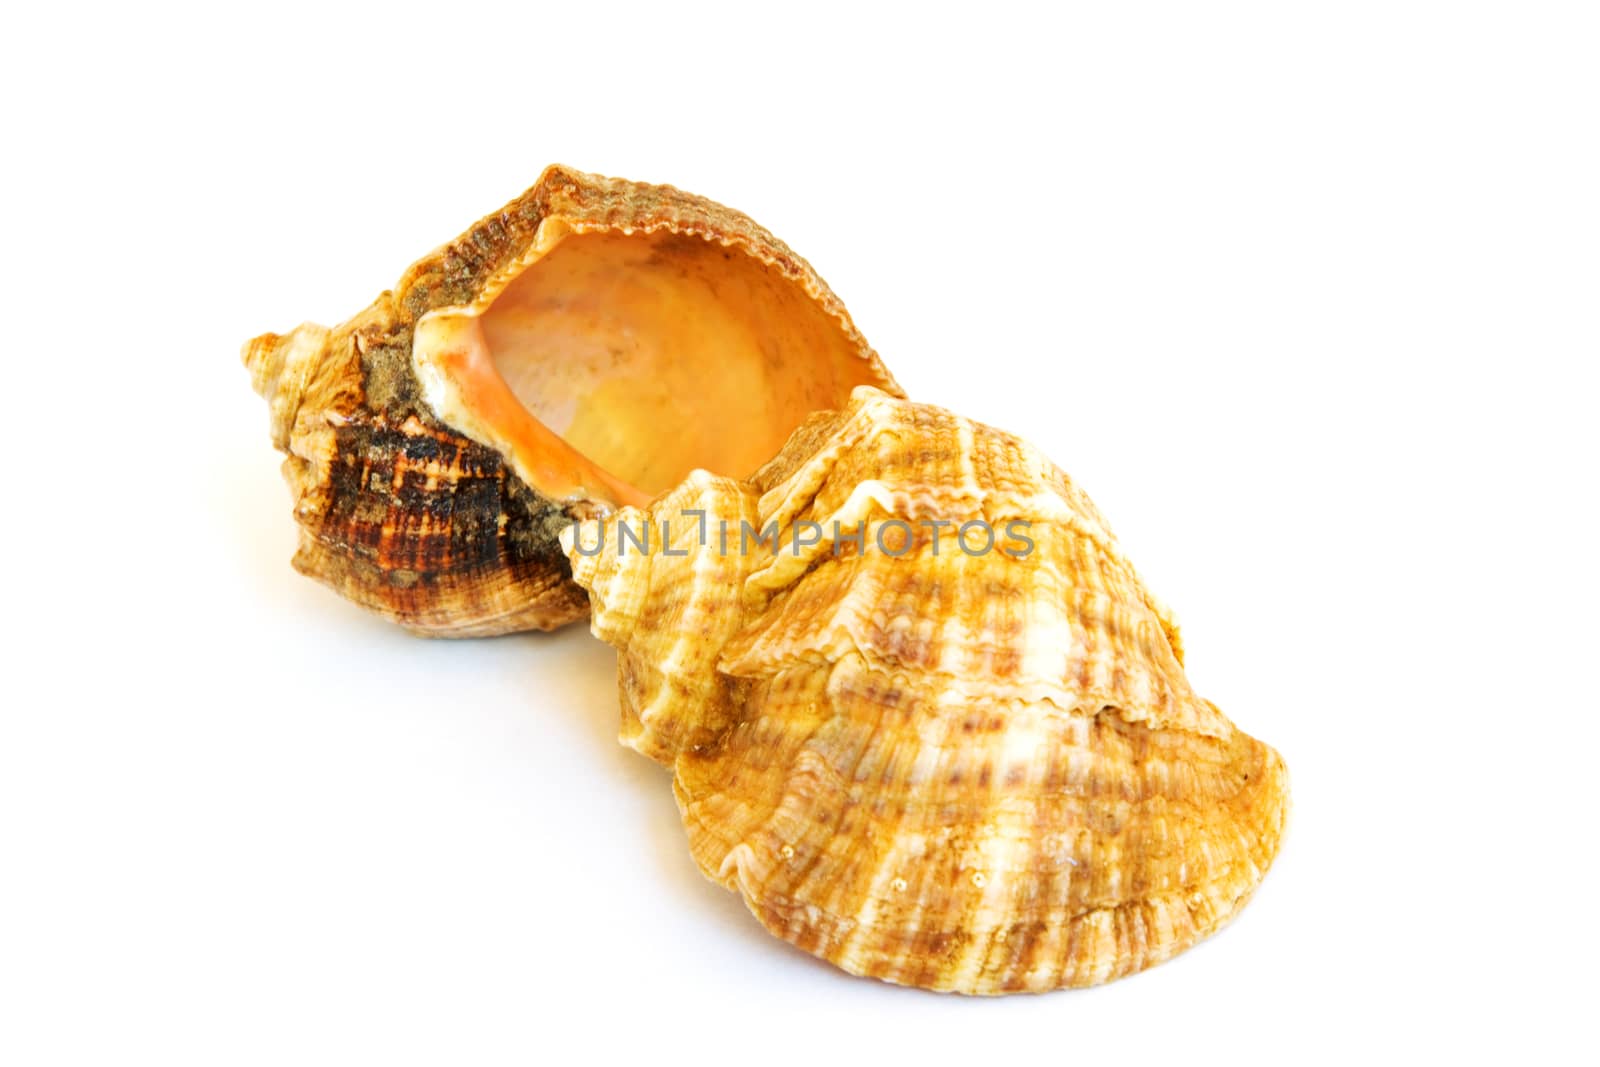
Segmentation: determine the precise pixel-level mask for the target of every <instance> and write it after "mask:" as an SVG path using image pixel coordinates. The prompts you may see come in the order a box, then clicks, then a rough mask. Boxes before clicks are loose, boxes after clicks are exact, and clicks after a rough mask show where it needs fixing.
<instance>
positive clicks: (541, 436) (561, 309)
mask: <svg viewBox="0 0 1600 1067" xmlns="http://www.w3.org/2000/svg"><path fill="white" fill-rule="evenodd" d="M430 330H431V333H429V331H430ZM425 333H428V336H429V337H431V338H433V340H431V341H430V342H429V344H430V345H431V346H432V348H431V349H430V350H429V351H427V352H424V344H423V339H422V338H423V335H424V334H425ZM785 345H787V347H785ZM491 349H493V351H491ZM696 360H699V361H701V362H699V363H696ZM244 361H245V364H246V366H247V367H248V368H249V370H250V372H251V376H252V381H253V384H254V386H255V388H256V390H257V392H259V393H261V395H262V396H263V397H265V398H266V400H267V402H268V405H269V407H270V409H271V429H272V440H273V443H274V444H275V445H276V446H277V448H278V449H279V450H281V451H282V452H284V453H285V455H286V456H287V459H286V461H285V463H284V476H285V478H286V480H287V481H288V483H289V486H290V489H291V491H292V493H293V497H294V514H295V518H296V520H297V521H298V523H299V527H300V541H299V548H298V551H297V553H296V555H295V557H294V566H295V567H296V569H298V570H299V571H301V572H302V573H304V574H307V575H310V576H312V577H314V578H317V579H318V580H320V581H322V582H324V583H326V584H328V585H329V586H331V587H332V588H333V589H335V590H336V591H338V592H339V593H341V594H342V595H344V596H346V597H348V598H349V599H351V600H353V601H355V602H356V603H358V604H361V605H363V606H364V607H367V608H369V609H371V610H373V611H376V612H379V613H381V614H382V615H384V616H386V617H388V618H390V619H392V620H395V621H397V622H399V623H401V624H402V625H404V626H406V627H408V628H410V629H412V630H415V631H418V632H421V633H425V634H433V635H444V636H476V635H486V634H496V633H504V632H508V631H514V630H523V629H532V628H540V629H549V628H553V627H555V626H559V625H562V624H564V623H566V622H569V621H572V620H573V619H576V618H580V617H582V615H583V614H584V613H585V612H586V610H587V607H588V604H587V598H586V597H585V596H584V595H583V593H582V591H580V590H579V589H577V588H576V587H575V586H574V585H572V583H571V581H570V573H569V569H568V566H567V561H566V558H565V556H564V555H563V554H562V552H561V549H560V546H559V544H558V542H557V536H558V533H559V531H560V529H562V528H563V527H564V526H565V525H566V524H567V523H569V522H570V521H571V520H572V519H573V518H575V517H590V516H595V515H600V514H604V513H606V512H608V511H609V510H610V509H611V508H613V507H615V506H617V505H619V504H621V503H625V502H628V501H642V500H647V499H648V498H649V497H650V496H652V495H654V493H655V492H657V491H659V489H661V488H665V486H666V485H670V484H672V482H675V481H677V480H678V479H679V478H681V477H682V476H683V475H684V474H686V473H687V472H688V471H689V470H690V469H691V468H692V467H695V466H708V467H710V468H711V469H719V470H722V469H723V468H724V467H726V468H728V469H725V470H723V473H727V474H730V475H738V476H741V477H743V476H746V475H748V474H749V473H751V471H753V470H754V469H755V468H756V467H758V466H759V465H760V464H761V463H762V462H764V461H765V460H766V459H767V458H768V457H770V456H771V455H772V454H773V453H774V451H776V448H777V447H778V445H779V444H781V443H782V441H783V440H784V438H785V437H787V435H788V434H789V433H790V431H792V430H793V429H794V427H795V426H796V425H798V424H799V423H800V421H801V420H802V419H803V418H804V416H805V415H806V414H808V413H809V412H811V411H813V410H817V409H820V408H831V407H837V406H838V405H839V404H840V403H842V402H843V401H844V398H845V397H846V396H848V394H849V391H850V389H851V388H852V387H853V386H854V385H857V384H860V383H870V384H877V385H881V386H883V387H884V388H886V389H890V390H896V391H897V388H898V387H897V386H896V385H895V384H894V381H893V379H892V378H891V377H890V376H889V374H888V372H887V371H886V370H885V369H884V368H883V365H882V363H881V362H880V361H879V360H878V357H877V355H876V354H875V353H874V352H873V350H872V349H871V347H870V346H868V345H867V343H866V341H865V340H864V339H863V338H862V337H861V335H860V333H859V332H858V331H857V330H856V328H855V326H854V324H853V323H852V322H851V319H850V316H849V315H848V313H847V312H846V311H845V309H844V306H843V305H842V304H841V303H840V302H839V300H838V298H837V297H836V296H834V294H833V292H832V291H831V290H830V289H829V288H828V287H827V285H826V284H825V283H824V282H823V281H822V280H821V278H819V277H818V276H817V275H816V273H815V272H814V271H813V270H812V269H811V267H810V265H809V264H807V263H806V261H805V260H803V259H801V258H800V257H799V256H798V255H796V254H795V253H794V252H793V251H791V250H790V249H789V248H788V246H786V245H785V244H783V242H781V241H779V240H778V239H777V238H775V237H773V236H772V234H770V233H768V232H767V231H766V230H765V229H763V228H762V227H760V226H758V225H757V224H756V223H755V222H753V221H752V220H750V219H749V218H748V217H746V216H744V215H742V214H740V213H739V212H736V211H732V210H730V209H728V208H726V207H723V206H722V205H720V204H716V203H713V202H712V201H710V200H706V199H704V198H702V197H698V196H694V195H691V194H688V193H684V192H681V191H680V190H677V189H674V188H672V187H671V186H660V185H646V184H642V183H636V182H628V181H622V180H618V179H611V178H603V177H599V176H597V175H592V174H584V173H582V172H579V171H574V170H570V169H568V168H564V167H551V168H549V169H548V170H547V171H546V172H545V173H544V174H543V175H542V176H541V178H540V179H539V181H538V183H537V184H536V185H535V186H534V187H533V188H531V189H529V190H528V191H527V192H526V193H524V194H523V195H522V196H520V197H518V198H517V199H516V200H514V201H512V202H511V203H510V204H508V205H506V207H504V208H503V209H501V210H500V211H498V212H496V213H494V214H493V215H490V216H488V217H486V218H484V219H483V220H481V221H480V222H478V223H477V224H476V225H474V226H473V227H472V228H471V229H470V230H468V231H467V232H466V233H465V234H463V235H462V236H461V237H460V238H458V239H456V240H455V241H453V242H451V243H450V244H448V245H446V246H445V247H443V248H441V249H439V250H438V251H436V252H434V253H433V254H431V255H429V256H428V257H426V258H424V259H422V260H421V261H419V262H418V263H416V264H414V265H413V266H412V267H411V268H410V269H409V270H408V271H406V273H405V275H404V276H403V277H402V278H401V279H400V282H399V284H398V285H397V286H396V287H395V288H394V289H393V290H392V291H387V292H384V293H383V294H382V295H380V296H379V297H378V299H377V300H376V301H374V302H373V304H372V305H371V306H370V307H369V308H367V309H366V310H365V311H363V312H361V313H360V314H359V315H357V316H355V317H354V318H352V319H350V320H349V321H347V322H345V323H343V324H341V325H339V326H337V327H334V328H332V329H329V328H326V327H322V326H317V325H313V324H306V325H303V326H301V327H299V328H297V329H295V330H293V331H291V332H290V333H288V334H283V335H278V334H265V335H262V336H261V337H258V338H256V339H255V340H253V341H251V342H250V343H249V344H248V345H246V346H245V349H244ZM508 362H509V363H511V364H514V365H512V366H508V365H507V363H508ZM739 418H743V420H744V421H743V423H740V422H738V419H739ZM652 481H654V482H655V483H657V484H651V482H652Z"/></svg>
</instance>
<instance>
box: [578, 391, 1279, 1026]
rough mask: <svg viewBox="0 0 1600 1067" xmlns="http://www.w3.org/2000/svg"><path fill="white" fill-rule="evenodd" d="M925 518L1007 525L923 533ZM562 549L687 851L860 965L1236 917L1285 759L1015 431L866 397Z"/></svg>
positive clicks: (778, 930)
mask: <svg viewBox="0 0 1600 1067" xmlns="http://www.w3.org/2000/svg"><path fill="white" fill-rule="evenodd" d="M700 512H704V513H705V514H706V516H708V519H707V520H706V521H705V524H704V528H705V532H706V536H705V537H704V540H703V543H702V538H701V533H702V529H701V520H700V519H699V518H697V517H696V516H697V515H698V513H700ZM896 520H898V521H899V522H901V523H904V524H906V525H905V526H903V527H902V526H898V525H895V522H896ZM938 520H944V521H948V522H951V523H954V524H957V525H959V524H962V523H967V522H972V521H980V520H981V521H982V522H984V523H987V524H989V525H988V528H989V529H991V530H993V531H995V537H996V541H995V546H994V547H993V548H992V549H991V550H989V551H987V552H984V551H981V550H982V549H983V548H984V547H985V546H984V538H983V536H982V528H972V529H971V530H969V541H968V545H969V547H970V548H971V549H972V550H973V551H974V554H968V552H967V551H965V550H962V549H961V548H960V547H959V544H960V543H959V542H956V541H955V527H954V526H952V527H944V528H942V534H943V536H942V538H941V539H940V543H939V545H938V546H937V547H936V546H935V545H934V543H933V534H934V531H933V530H932V529H930V528H929V527H927V526H925V525H923V524H924V523H925V522H933V521H938ZM1019 520H1020V521H1025V522H1027V523H1028V524H1029V525H1028V526H1026V527H1014V526H1010V525H1009V524H1010V523H1012V522H1014V521H1019ZM722 521H726V522H727V523H728V524H729V526H728V527H727V529H729V530H730V535H729V541H728V544H729V550H728V551H726V552H724V551H723V549H722V544H721V536H720V532H719V526H720V523H721V522H722ZM663 522H665V523H666V524H667V531H668V533H667V537H666V538H664V539H663V538H661V537H660V533H661V524H662V523H663ZM740 522H744V523H748V524H749V530H750V537H749V540H748V541H747V542H746V544H747V547H748V548H749V551H748V552H741V551H740V550H739V546H740V527H739V523H740ZM806 522H815V523H817V524H819V526H820V527H821V529H822V531H823V536H822V537H821V539H820V543H818V544H815V545H807V544H804V542H806V541H809V540H811V539H812V537H813V535H814V531H813V530H812V529H811V528H809V527H804V526H803V524H804V523H806ZM862 522H865V523H866V524H867V526H866V528H865V530H864V531H863V530H862V528H861V527H860V526H859V524H860V523H862ZM835 523H838V524H839V525H838V527H837V529H838V530H839V531H841V533H842V535H843V536H837V537H836V536H835V535H834V534H833V531H834V530H835V529H836V528H835V526H834V524H835ZM624 524H626V525H631V527H632V528H633V530H634V536H633V538H632V539H630V540H629V541H628V542H626V543H625V544H624V543H623V542H621V541H620V540H619V538H620V529H619V527H620V526H621V525H624ZM769 524H775V527H776V529H777V531H779V534H778V539H777V541H776V547H777V550H776V551H774V550H773V548H774V543H773V542H770V541H769V542H766V543H763V544H760V545H757V544H756V543H755V539H756V538H758V537H760V536H761V535H762V534H763V533H770V531H769V530H768V526H769ZM645 529H649V530H651V531H653V534H654V535H655V540H653V541H651V542H650V543H649V545H648V548H649V549H650V551H648V552H646V551H642V550H640V545H639V537H638V534H639V533H640V532H641V531H643V530H645ZM802 530H803V531H804V532H803V533H802V535H801V537H800V538H799V540H800V542H802V543H801V545H800V547H798V548H797V547H796V538H795V536H794V534H795V532H796V531H802ZM855 532H861V533H863V535H864V536H863V539H862V540H861V542H860V543H857V541H856V540H855V539H854V538H853V537H852V536H851V534H853V533H855ZM908 532H909V533H910V534H912V536H911V537H910V538H907V537H906V534H907V533H908ZM880 533H881V535H882V538H883V539H882V540H881V541H880V540H879V537H880ZM1013 533H1021V534H1022V536H1023V537H1025V538H1026V539H1027V540H1028V541H1030V542H1031V546H1032V547H1031V548H1028V547H1026V546H1025V545H1024V544H1023V542H1022V538H1019V537H1013V536H1008V534H1013ZM563 543H564V545H565V546H566V547H567V549H568V551H569V554H570V555H571V558H572V561H573V567H574V573H575V576H576V578H577V580H578V582H579V584H581V585H583V586H584V587H585V588H587V589H589V590H590V594H591V597H592V600H593V609H594V610H593V628H594V632H595V633H596V634H597V635H598V636H600V637H601V638H603V639H605V640H606V641H608V642H610V643H611V644H613V645H615V646H616V647H617V648H618V649H619V680H620V688H621V696H622V705H623V720H624V725H623V741H624V743H626V744H629V745H631V746H632V747H634V748H636V749H638V750H639V751H641V752H643V753H645V754H647V755H650V756H651V757H652V758H654V759H657V760H660V761H661V762H663V763H666V764H668V765H669V766H671V767H672V768H673V770H674V775H675V777H674V791H675V793H676V796H677V800H678V804H679V807H680V809H681V810H682V813H683V820H684V825H685V827H686V829H687V831H688V835H689V842H690V847H691V849H692V850H693V853H694V857H695V859H696V861H697V862H698V864H699V865H700V867H701V869H702V870H703V871H704V872H705V873H706V875H707V876H709V877H710V878H711V879H713V880H714V881H716V882H718V883H720V884H722V885H724V886H726V887H728V888H730V889H732V890H734V891H736V892H738V893H740V894H741V895H742V896H743V898H744V900H745V902H746V903H747V904H748V905H749V907H750V910H751V911H752V912H753V913H754V914H755V916H756V918H757V919H759V920H760V921H761V923H762V924H763V925H764V926H765V927H766V928H767V929H768V930H770V931H771V932H772V933H774V934H776V935H777V936H779V937H781V938H783V939H784V940H786V941H789V942H791V943H793V944H795V945H797V946H799V947H800V948H802V949H805V950H806V951H808V952H811V953H814V954H815V955H817V956H820V957H822V958H823V959H826V960H828V961H830V962H831V963H834V964H836V965H838V966H839V967H842V968H843V969H845V970H846V971H849V972H850V973H852V974H858V975H867V976H871V977H875V978H881V979H885V980H888V981H891V982H897V983H902V984H906V985H912V986H920V987H923V988H927V989H933V990H947V991H958V992H963V993H976V994H995V993H1008V992H1013V991H1022V990H1030V991H1039V990H1048V989H1055V988H1059V987H1064V986H1085V985H1092V984H1095V983H1099V982H1104V981H1107V980H1109V979H1113V978H1117V977H1119V976H1122V975H1126V974H1130V973H1133V972H1135V971H1138V970H1141V969H1142V968H1145V967H1148V966H1150V965H1152V964H1155V963H1159V962H1161V961H1162V960H1165V959H1168V958H1170V957H1171V956H1173V955H1174V954H1176V953H1178V952H1181V951H1182V950H1184V949H1185V948H1187V947H1188V946H1190V945H1192V944H1194V943H1195V942H1196V941H1198V940H1199V939H1201V938H1203V937H1206V936H1207V935H1209V934H1210V933H1212V932H1213V931H1215V930H1216V929H1217V928H1218V927H1220V926H1221V925H1222V924H1223V923H1225V922H1227V921H1228V920H1229V919H1230V918H1231V917H1232V916H1233V915H1234V914H1235V913H1237V912H1238V910H1239V909H1240V907H1241V906H1243V904H1244V903H1245V902H1246V900H1247V899H1248V898H1249V897H1250V894H1251V893H1252V891H1253V890H1254V889H1255V888H1256V886H1257V884H1258V883H1259V882H1260V881H1261V878H1262V876H1263V875H1264V874H1265V872H1266V870H1267V867H1268V865H1269V864H1270V863H1271V862H1272V859H1273V856H1274V854H1275V853H1276V851H1277V848H1278V842H1279V837H1280V835H1281V833H1282V830H1283V825H1284V819H1285V814H1286V810H1287V807H1288V785H1287V777H1286V772H1285V768H1284V763H1283V760H1282V758H1281V757H1280V756H1279V755H1278V754H1277V753H1276V752H1275V751H1273V750H1272V749H1271V748H1269V747H1268V746H1266V745H1264V744H1262V743H1261V742H1259V741H1256V740H1254V739H1253V738H1251V737H1249V736H1247V735H1246V734H1244V733H1243V732H1241V731H1239V730H1238V729H1236V728H1235V727H1234V726H1233V724H1232V723H1231V722H1229V721H1228V719H1227V718H1225V717H1224V716H1223V715H1222V713H1221V712H1220V711H1218V709H1217V708H1216V707H1215V706H1214V705H1212V704H1211V703H1209V702H1208V701H1205V700H1203V699H1201V698H1200V697H1198V696H1197V695H1196V694H1195V693H1194V691H1193V690H1192V689H1191V688H1190V686H1189V682H1188V680H1187V679H1186V678H1185V676H1184V672H1183V668H1182V660H1181V647H1180V645H1179V642H1178V634H1177V629H1176V627H1175V626H1174V625H1173V623H1172V620H1171V619H1170V618H1169V617H1168V615H1167V614H1166V613H1165V612H1164V610H1163V609H1162V608H1161V606H1160V605H1159V604H1157V602H1156V601H1155V600H1154V599H1153V598H1152V597H1151V596H1150V594H1149V593H1147V592H1146V590H1145V588H1144V586H1143V585H1142V584H1141V582H1140V580H1139V578H1138V576H1137V575H1136V574H1135V572H1134V570H1133V568H1132V566H1131V565H1130V564H1129V563H1128V561H1127V559H1126V558H1125V557H1124V556H1123V555H1122V552H1121V551H1120V549H1119V548H1118V547H1117V543H1116V541H1115V539H1114V538H1113V537H1112V535H1111V532H1110V530H1109V529H1108V528H1107V526H1106V524H1105V522H1104V520H1103V519H1102V518H1101V517H1100V515H1099V513H1098V512H1097V511H1096V510H1095V507H1094V505H1093V504H1092V503H1091V502H1090V501H1089V499H1088V498H1087V497H1086V496H1085V495H1084V494H1083V493H1082V492H1081V491H1080V490H1079V489H1078V488H1077V487H1076V486H1074V485H1073V483H1072V481H1071V480H1070V479H1069V478H1068V477H1067V476H1066V475H1065V474H1063V473H1062V472H1061V471H1060V470H1059V469H1057V468H1056V467H1055V466H1054V465H1052V464H1051V463H1050V462H1049V460H1047V459H1046V458H1045V457H1044V456H1043V455H1041V454H1040V453H1039V452H1038V451H1037V450H1036V449H1034V448H1032V447H1031V446H1029V445H1028V444H1026V443H1025V442H1023V441H1021V440H1019V439H1017V438H1015V437H1013V436H1011V435H1008V434H1005V433H1001V432H999V431H996V430H993V429H990V428H989V427H986V426H982V425H979V424H977V423H974V422H970V421H968V420H965V419H961V418H958V417H956V416H954V415H951V414H949V413H947V412H945V411H942V410H940V409H937V408H933V407H928V406H923V405H916V404H911V403H907V402H904V401H900V400H897V399H894V398H893V397H890V396H888V395H886V394H884V393H882V392H879V391H877V390H873V389H870V388H862V389H858V390H856V391H855V394H854V396H853V398H852V400H851V402H850V404H849V406H848V408H847V409H846V410H844V411H843V412H841V413H834V414H829V415H825V416H821V417H817V418H815V419H813V420H811V421H810V422H808V423H807V424H806V426H805V427H803V428H802V429H801V430H800V431H798V432H797V433H796V434H795V435H794V437H793V438H792V439H791V441H790V442H789V444H788V446H787V447H786V448H785V449H784V451H783V452H782V453H781V454H780V455H779V456H778V457H777V458H776V459H775V460H774V461H773V462H772V463H771V464H769V465H768V466H767V467H766V468H764V469H763V470H762V471H761V472H759V474H758V475H757V476H756V477H755V478H754V479H753V480H751V481H749V482H739V481H735V480H732V479H728V478H721V477H715V476H711V475H708V474H705V473H704V472H696V473H695V474H694V475H692V476H691V477H690V478H689V479H688V480H687V481H686V482H685V483H684V484H683V485H682V486H680V487H679V488H677V489H675V490H673V491H671V492H669V493H667V494H665V495H664V496H662V497H661V498H659V499H658V500H656V501H655V502H654V503H653V504H652V505H651V506H650V508H649V510H648V513H644V512H640V511H638V510H637V509H633V508H626V509H623V510H622V511H620V512H618V513H617V514H616V515H614V516H613V517H611V518H610V519H607V520H604V521H603V522H598V521H597V522H587V523H584V524H583V525H581V526H579V527H576V528H574V529H573V530H571V531H568V532H567V533H565V534H563ZM863 549H864V550H863Z"/></svg>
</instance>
